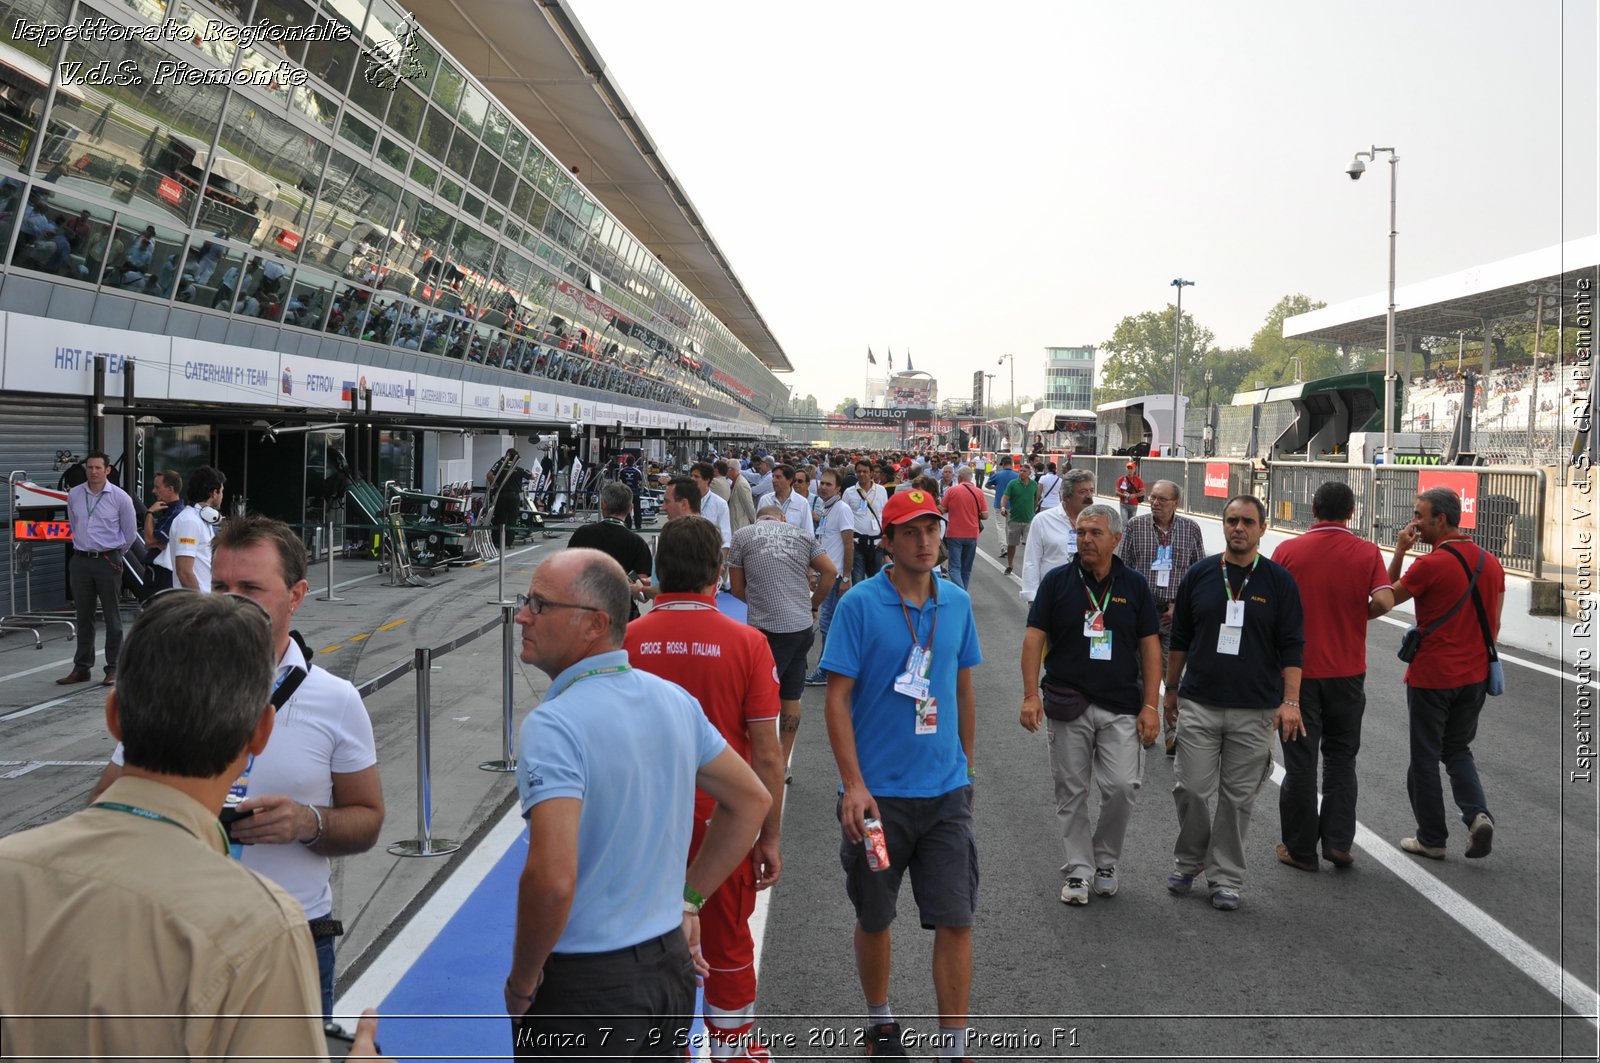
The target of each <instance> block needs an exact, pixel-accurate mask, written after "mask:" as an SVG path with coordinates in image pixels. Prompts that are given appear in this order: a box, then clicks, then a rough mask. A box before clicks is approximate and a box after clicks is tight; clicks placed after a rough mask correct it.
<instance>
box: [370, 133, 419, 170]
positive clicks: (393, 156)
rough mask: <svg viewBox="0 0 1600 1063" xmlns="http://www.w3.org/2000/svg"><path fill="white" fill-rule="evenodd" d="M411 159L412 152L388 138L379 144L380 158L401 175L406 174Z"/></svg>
mask: <svg viewBox="0 0 1600 1063" xmlns="http://www.w3.org/2000/svg"><path fill="white" fill-rule="evenodd" d="M410 157H411V153H410V152H408V151H407V150H406V149H405V148H404V147H402V146H401V145H400V144H398V143H396V142H395V141H393V140H390V139H389V138H388V137H384V138H383V140H382V141H381V142H380V143H379V144H378V158H380V159H382V160H383V161H384V162H386V163H388V164H389V165H390V166H393V167H394V168H395V169H396V170H399V171H400V172H401V173H405V172H406V162H407V161H408V160H409V159H410Z"/></svg>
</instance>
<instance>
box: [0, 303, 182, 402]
mask: <svg viewBox="0 0 1600 1063" xmlns="http://www.w3.org/2000/svg"><path fill="white" fill-rule="evenodd" d="M3 327H4V328H5V330H6V331H5V344H4V347H3V350H4V352H5V370H4V374H5V375H4V383H3V385H0V386H3V387H4V388H5V390H7V391H32V392H37V393H40V394H45V395H93V394H94V358H95V355H97V354H100V355H105V358H106V394H107V395H109V396H111V397H112V398H113V400H116V399H120V398H121V397H122V366H123V364H124V363H125V362H128V361H132V362H134V363H135V365H136V367H137V368H136V369H135V371H134V375H133V380H134V389H135V394H136V396H137V397H138V398H141V399H164V398H166V397H167V373H168V370H169V368H170V364H171V361H172V341H171V340H170V339H168V338H167V337H166V336H157V335H156V334H154V333H151V332H129V331H127V330H126V329H112V328H102V327H100V326H99V325H81V324H78V323H76V322H72V321H62V320H59V319H57V318H47V317H33V316H32V315H30V314H6V315H4V322H3Z"/></svg>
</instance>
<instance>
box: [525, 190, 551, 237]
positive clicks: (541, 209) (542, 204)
mask: <svg viewBox="0 0 1600 1063" xmlns="http://www.w3.org/2000/svg"><path fill="white" fill-rule="evenodd" d="M549 216H550V201H549V200H548V199H546V198H544V196H542V195H539V194H538V193H534V196H533V200H532V202H530V203H529V204H528V212H527V213H526V214H524V215H523V217H524V218H526V219H528V224H529V225H531V226H533V227H534V228H535V229H539V230H543V229H544V227H545V222H546V220H547V219H548V218H549Z"/></svg>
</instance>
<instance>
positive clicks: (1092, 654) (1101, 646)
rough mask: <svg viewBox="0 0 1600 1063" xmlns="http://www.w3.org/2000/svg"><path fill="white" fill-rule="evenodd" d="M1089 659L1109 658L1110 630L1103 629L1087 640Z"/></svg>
mask: <svg viewBox="0 0 1600 1063" xmlns="http://www.w3.org/2000/svg"><path fill="white" fill-rule="evenodd" d="M1089 660H1091V661H1109V660H1111V632H1109V631H1104V632H1101V633H1100V634H1099V635H1096V636H1095V637H1094V638H1092V639H1090V640H1089Z"/></svg>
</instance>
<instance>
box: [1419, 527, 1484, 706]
mask: <svg viewBox="0 0 1600 1063" xmlns="http://www.w3.org/2000/svg"><path fill="white" fill-rule="evenodd" d="M1445 542H1447V543H1449V544H1450V549H1451V550H1456V551H1458V552H1459V553H1460V554H1461V556H1462V557H1463V558H1464V559H1465V560H1466V562H1467V568H1468V569H1475V568H1477V567H1478V558H1479V556H1482V557H1483V571H1482V572H1481V573H1479V574H1478V585H1477V592H1478V597H1479V599H1480V600H1481V601H1482V602H1483V608H1484V612H1485V613H1486V614H1487V615H1488V618H1489V634H1490V635H1491V636H1493V637H1494V638H1496V639H1498V638H1499V637H1500V599H1501V598H1502V597H1503V596H1504V595H1505V593H1506V572H1505V569H1503V568H1501V567H1500V562H1499V560H1498V559H1497V558H1496V557H1495V556H1494V555H1493V554H1485V553H1483V551H1482V550H1480V549H1478V546H1477V544H1476V543H1474V542H1473V541H1472V540H1470V539H1447V540H1445ZM1444 545H1445V543H1440V544H1438V546H1435V547H1434V548H1433V550H1432V552H1430V553H1426V554H1423V555H1422V556H1421V557H1419V558H1417V559H1416V560H1415V561H1413V562H1412V563H1411V567H1410V568H1408V569H1406V573H1405V575H1403V576H1401V577H1400V584H1401V586H1403V587H1405V589H1406V590H1408V591H1410V592H1411V596H1412V597H1413V598H1415V599H1416V600H1417V605H1416V609H1417V626H1418V627H1420V628H1423V629H1424V630H1426V628H1427V627H1428V625H1429V624H1431V623H1433V622H1434V621H1435V620H1438V619H1439V618H1440V617H1441V616H1443V615H1444V614H1445V613H1446V612H1448V611H1449V609H1450V607H1451V606H1452V605H1454V604H1456V602H1458V601H1460V600H1461V596H1462V595H1463V594H1465V593H1466V590H1467V572H1466V571H1463V569H1462V568H1461V562H1460V561H1458V560H1456V559H1455V558H1453V557H1451V556H1450V551H1449V550H1442V549H1440V547H1442V546H1444ZM1488 676H1489V651H1488V650H1487V649H1486V648H1485V647H1484V645H1483V628H1482V626H1481V625H1480V624H1479V623H1478V611H1477V610H1476V609H1474V608H1473V607H1472V600H1471V599H1468V600H1467V603H1466V604H1465V605H1463V606H1462V607H1461V608H1460V609H1457V610H1456V614H1455V615H1454V616H1452V617H1451V618H1450V619H1449V620H1447V621H1445V622H1444V624H1443V625H1442V626H1441V627H1440V628H1439V630H1437V631H1435V632H1433V633H1432V634H1430V635H1426V636H1424V637H1423V639H1422V649H1420V650H1418V651H1417V656H1416V659H1415V660H1413V661H1412V662H1411V664H1410V665H1408V666H1407V667H1406V686H1411V687H1418V688H1420V689H1424V690H1451V689H1454V688H1455V687H1464V686H1471V685H1472V684H1473V683H1482V682H1483V681H1484V680H1485V679H1487V678H1488Z"/></svg>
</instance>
